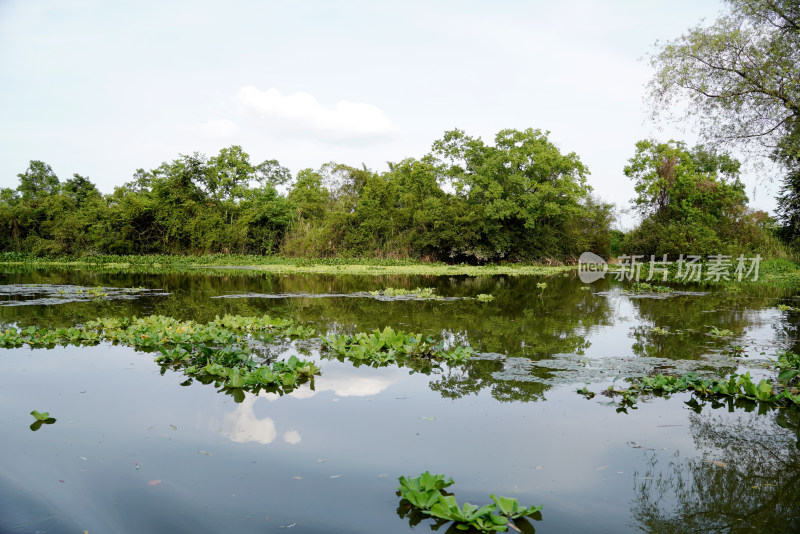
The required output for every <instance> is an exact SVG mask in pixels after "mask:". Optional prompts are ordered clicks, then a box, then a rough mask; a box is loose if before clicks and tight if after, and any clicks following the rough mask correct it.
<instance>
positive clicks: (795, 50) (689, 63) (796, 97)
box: [650, 0, 800, 158]
mask: <svg viewBox="0 0 800 534" xmlns="http://www.w3.org/2000/svg"><path fill="white" fill-rule="evenodd" d="M726 3H727V4H728V6H729V12H728V13H727V14H725V15H723V16H721V17H720V18H719V19H717V21H716V22H714V24H712V25H710V26H697V27H695V28H692V29H691V30H690V31H689V32H688V33H686V34H685V35H683V36H681V37H679V38H678V39H676V40H674V41H671V42H668V43H666V44H664V45H663V46H662V47H661V50H660V52H659V53H658V54H657V55H655V56H654V57H653V58H652V64H653V66H654V67H655V68H656V75H655V77H654V78H653V80H652V81H651V82H650V94H651V97H652V98H653V100H654V109H657V110H666V109H672V106H670V104H672V103H673V102H674V100H675V99H686V100H688V102H689V106H688V108H687V113H688V114H689V115H690V116H691V117H692V118H693V119H694V120H696V121H698V123H699V124H700V126H701V132H702V133H703V134H704V136H705V137H706V138H707V139H716V140H721V141H727V142H740V143H746V144H748V145H752V144H753V143H756V144H758V145H759V146H761V147H764V148H766V149H767V153H768V154H769V155H775V152H774V150H775V148H776V147H778V146H779V145H780V146H783V147H784V150H785V151H786V152H787V153H788V154H790V155H791V156H792V157H794V158H797V157H798V156H800V152H798V150H799V149H800V129H799V128H800V4H798V3H797V0H726Z"/></svg>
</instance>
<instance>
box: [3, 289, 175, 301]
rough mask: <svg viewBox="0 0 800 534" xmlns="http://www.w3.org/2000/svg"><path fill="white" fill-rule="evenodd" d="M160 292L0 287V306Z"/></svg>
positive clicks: (156, 291)
mask: <svg viewBox="0 0 800 534" xmlns="http://www.w3.org/2000/svg"><path fill="white" fill-rule="evenodd" d="M167 295H169V293H167V292H166V291H163V290H160V289H147V288H144V287H102V286H97V287H84V286H73V285H53V284H8V285H0V306H49V305H53V304H66V303H68V302H89V301H93V300H133V299H137V298H140V297H150V296H167Z"/></svg>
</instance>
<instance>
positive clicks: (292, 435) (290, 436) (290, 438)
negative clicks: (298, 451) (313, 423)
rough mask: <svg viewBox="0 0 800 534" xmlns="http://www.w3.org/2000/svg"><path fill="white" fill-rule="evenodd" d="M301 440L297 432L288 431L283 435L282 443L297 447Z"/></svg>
mask: <svg viewBox="0 0 800 534" xmlns="http://www.w3.org/2000/svg"><path fill="white" fill-rule="evenodd" d="M302 439H303V438H302V437H301V436H300V432H298V431H297V430H290V431H288V432H287V433H285V434H284V435H283V441H285V442H286V443H288V444H289V445H297V444H298V443H300V441H301V440H302Z"/></svg>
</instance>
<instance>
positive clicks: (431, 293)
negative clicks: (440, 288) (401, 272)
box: [369, 287, 442, 299]
mask: <svg viewBox="0 0 800 534" xmlns="http://www.w3.org/2000/svg"><path fill="white" fill-rule="evenodd" d="M369 294H370V295H372V296H375V297H406V296H407V297H415V298H418V299H441V298H442V297H440V296H439V295H437V294H436V289H434V288H432V287H417V288H414V289H401V288H392V287H387V288H386V289H379V290H377V291H370V292H369Z"/></svg>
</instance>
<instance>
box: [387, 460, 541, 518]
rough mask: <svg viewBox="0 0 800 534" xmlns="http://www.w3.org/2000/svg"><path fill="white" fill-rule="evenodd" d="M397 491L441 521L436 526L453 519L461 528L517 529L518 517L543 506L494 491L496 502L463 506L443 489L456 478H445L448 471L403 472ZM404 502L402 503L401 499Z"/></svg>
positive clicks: (493, 497)
mask: <svg viewBox="0 0 800 534" xmlns="http://www.w3.org/2000/svg"><path fill="white" fill-rule="evenodd" d="M398 480H399V482H400V486H398V488H397V494H398V495H399V496H400V497H402V498H403V499H404V500H405V501H406V502H407V503H408V504H407V506H408V508H409V509H412V508H413V509H415V510H417V511H419V512H422V513H423V514H425V515H428V516H430V517H432V518H434V519H435V520H437V521H438V524H437V525H436V526H435V527H434V529H438V528H439V527H440V526H441V525H443V524H444V523H447V522H450V521H453V522H454V523H455V527H456V529H458V530H470V529H474V530H477V531H478V532H505V531H507V530H508V527H509V526H512V527H513V528H514V529H515V530H517V531H519V529H518V528H517V527H516V526H515V525H514V523H513V521H514V520H519V519H521V518H522V517H524V516H529V515H533V514H536V513H537V512H539V511H540V510H541V509H542V507H541V506H528V507H525V506H521V505H520V504H519V501H517V499H513V498H510V497H498V496H496V495H494V494H492V495H490V498H491V499H492V501H494V503H493V504H487V505H485V506H481V507H478V506H475V505H474V504H471V503H468V502H465V503H464V504H463V505H462V506H459V504H458V501H456V498H455V496H453V495H452V494H447V493H445V492H444V491H443V490H444V489H445V488H447V487H449V486H451V485H452V484H453V479H452V478H450V479H447V480H445V478H444V475H432V474H430V473H429V472H428V471H425V472H424V473H422V474H421V475H420V476H418V477H411V478H406V477H404V476H401V477H400V478H399V479H398ZM401 505H402V503H401Z"/></svg>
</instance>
